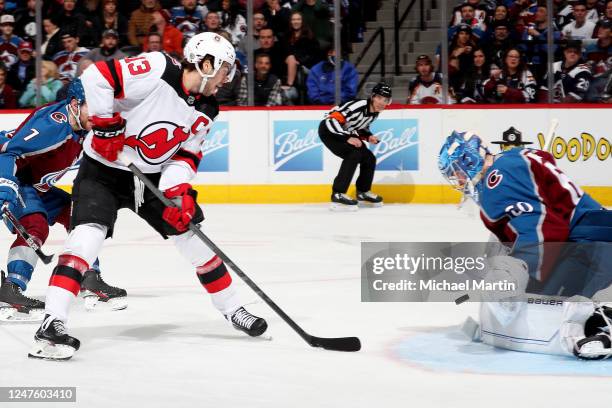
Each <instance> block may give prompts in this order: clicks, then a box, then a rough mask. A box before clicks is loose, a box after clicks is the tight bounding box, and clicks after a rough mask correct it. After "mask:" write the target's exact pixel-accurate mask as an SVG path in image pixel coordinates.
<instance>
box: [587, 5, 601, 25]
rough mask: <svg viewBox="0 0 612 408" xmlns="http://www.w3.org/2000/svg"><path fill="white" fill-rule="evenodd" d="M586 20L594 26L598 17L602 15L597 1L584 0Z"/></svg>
mask: <svg viewBox="0 0 612 408" xmlns="http://www.w3.org/2000/svg"><path fill="white" fill-rule="evenodd" d="M585 6H586V19H587V21H592V22H594V23H595V24H597V22H598V21H599V15H600V14H602V13H603V7H602V3H600V2H599V0H586V3H585Z"/></svg>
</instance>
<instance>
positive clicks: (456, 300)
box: [455, 293, 470, 305]
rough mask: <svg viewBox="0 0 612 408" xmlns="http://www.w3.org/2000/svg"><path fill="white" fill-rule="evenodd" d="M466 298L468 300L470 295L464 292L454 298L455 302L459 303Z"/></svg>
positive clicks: (465, 300)
mask: <svg viewBox="0 0 612 408" xmlns="http://www.w3.org/2000/svg"><path fill="white" fill-rule="evenodd" d="M468 300H470V295H468V294H467V293H466V294H465V295H461V296H459V297H458V298H457V299H455V304H456V305H460V304H462V303H463V302H467V301H468Z"/></svg>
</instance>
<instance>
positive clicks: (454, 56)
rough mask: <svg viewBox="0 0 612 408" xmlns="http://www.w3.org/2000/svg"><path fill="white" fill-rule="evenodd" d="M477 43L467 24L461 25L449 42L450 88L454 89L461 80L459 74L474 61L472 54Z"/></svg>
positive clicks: (466, 69)
mask: <svg viewBox="0 0 612 408" xmlns="http://www.w3.org/2000/svg"><path fill="white" fill-rule="evenodd" d="M476 46H477V43H476V40H475V38H474V37H473V36H472V29H471V28H470V26H468V25H467V24H461V25H460V26H458V27H457V31H456V32H455V35H454V36H453V38H452V40H451V44H450V47H449V50H448V51H449V59H448V75H449V81H450V83H451V86H452V87H453V88H455V87H456V86H457V85H458V81H460V80H461V72H467V71H468V70H469V69H470V67H471V66H472V61H473V60H474V58H473V56H472V52H473V51H474V50H475V49H476Z"/></svg>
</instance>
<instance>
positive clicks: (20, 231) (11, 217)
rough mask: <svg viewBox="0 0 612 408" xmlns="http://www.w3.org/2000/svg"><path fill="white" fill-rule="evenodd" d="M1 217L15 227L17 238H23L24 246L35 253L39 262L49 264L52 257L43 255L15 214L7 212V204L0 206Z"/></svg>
mask: <svg viewBox="0 0 612 408" xmlns="http://www.w3.org/2000/svg"><path fill="white" fill-rule="evenodd" d="M2 217H4V219H5V220H7V219H8V221H9V222H10V223H11V224H13V226H14V227H15V231H17V233H18V234H19V236H20V237H21V238H23V240H24V241H25V242H26V244H28V246H29V247H30V248H32V249H33V250H34V252H36V255H38V257H39V258H40V260H41V261H43V262H44V263H45V264H49V263H51V261H52V260H53V255H45V253H44V252H43V251H42V250H41V249H40V245H38V243H37V242H36V241H35V240H34V238H32V236H31V235H30V234H28V231H26V229H25V228H24V227H23V225H21V223H20V222H19V220H18V219H17V217H15V214H13V213H12V212H11V210H9V208H8V204H7V203H5V204H4V205H3V206H2Z"/></svg>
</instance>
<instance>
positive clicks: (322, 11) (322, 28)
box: [293, 0, 332, 49]
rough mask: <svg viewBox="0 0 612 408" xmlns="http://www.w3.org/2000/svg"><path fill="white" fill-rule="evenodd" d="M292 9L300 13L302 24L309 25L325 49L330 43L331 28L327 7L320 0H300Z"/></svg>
mask: <svg viewBox="0 0 612 408" xmlns="http://www.w3.org/2000/svg"><path fill="white" fill-rule="evenodd" d="M293 11H299V12H300V13H302V17H303V19H304V25H306V26H308V27H310V28H311V29H312V32H313V33H314V36H315V38H316V39H317V41H318V42H319V44H320V45H321V49H326V48H327V47H328V46H329V45H330V44H331V43H332V29H331V22H330V21H329V17H330V15H329V8H328V7H327V5H326V4H324V3H323V2H322V1H321V0H300V1H299V2H298V3H297V4H296V5H294V6H293Z"/></svg>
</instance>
